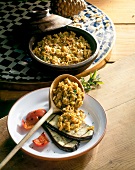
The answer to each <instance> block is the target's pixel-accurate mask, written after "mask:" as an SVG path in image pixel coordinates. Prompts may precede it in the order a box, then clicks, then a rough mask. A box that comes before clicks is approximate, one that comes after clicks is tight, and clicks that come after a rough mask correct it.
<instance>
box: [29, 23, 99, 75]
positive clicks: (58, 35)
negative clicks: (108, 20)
mask: <svg viewBox="0 0 135 170" xmlns="http://www.w3.org/2000/svg"><path fill="white" fill-rule="evenodd" d="M29 51H30V55H31V57H32V58H33V63H34V65H35V67H37V68H40V69H41V70H42V71H44V74H46V75H51V76H54V77H56V76H58V75H61V74H72V75H77V74H79V73H81V72H83V71H84V70H85V69H87V68H88V67H89V66H90V65H91V64H92V62H93V61H94V60H95V59H96V57H97V55H98V52H99V44H98V42H97V40H96V38H95V37H94V36H93V35H92V34H90V33H89V32H87V31H85V30H83V29H81V28H77V27H73V26H66V27H62V28H59V29H56V30H52V31H48V32H42V33H38V34H35V35H34V36H32V37H31V39H30V41H29Z"/></svg>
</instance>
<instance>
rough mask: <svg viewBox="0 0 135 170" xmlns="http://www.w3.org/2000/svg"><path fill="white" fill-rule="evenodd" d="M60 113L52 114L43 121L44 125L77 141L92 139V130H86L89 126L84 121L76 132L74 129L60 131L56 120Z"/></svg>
mask: <svg viewBox="0 0 135 170" xmlns="http://www.w3.org/2000/svg"><path fill="white" fill-rule="evenodd" d="M60 114H61V113H54V114H52V115H51V116H50V117H49V118H48V119H47V121H46V122H45V125H46V126H47V127H49V128H50V129H52V130H53V131H55V132H57V133H58V134H60V135H63V136H65V137H67V138H69V139H73V140H79V141H83V140H90V139H92V137H93V134H94V130H88V128H89V127H90V126H89V125H87V124H86V123H83V124H82V125H81V126H80V128H79V130H78V131H77V132H75V131H74V130H71V131H70V132H67V131H64V130H62V131H60V130H59V129H58V127H57V122H58V118H59V116H60Z"/></svg>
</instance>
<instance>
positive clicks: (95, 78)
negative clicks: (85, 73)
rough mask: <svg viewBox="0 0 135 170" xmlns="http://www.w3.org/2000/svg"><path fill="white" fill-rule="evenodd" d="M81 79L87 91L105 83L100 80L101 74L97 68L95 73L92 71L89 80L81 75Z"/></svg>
mask: <svg viewBox="0 0 135 170" xmlns="http://www.w3.org/2000/svg"><path fill="white" fill-rule="evenodd" d="M80 81H81V83H82V85H83V87H84V90H85V92H89V91H90V90H93V89H96V88H97V87H98V86H99V85H100V84H103V82H102V81H101V80H100V77H99V74H97V70H96V71H95V72H94V73H90V77H89V79H88V80H87V81H86V80H85V79H84V77H81V79H80Z"/></svg>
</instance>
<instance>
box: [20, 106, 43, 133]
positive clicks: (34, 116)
mask: <svg viewBox="0 0 135 170" xmlns="http://www.w3.org/2000/svg"><path fill="white" fill-rule="evenodd" d="M45 113H46V110H45V109H38V110H34V111H32V112H29V113H28V114H27V116H26V120H22V126H23V127H24V128H25V129H27V130H29V129H31V128H32V127H33V126H34V125H35V124H36V123H37V122H38V121H39V119H40V118H41V117H42V116H44V115H45Z"/></svg>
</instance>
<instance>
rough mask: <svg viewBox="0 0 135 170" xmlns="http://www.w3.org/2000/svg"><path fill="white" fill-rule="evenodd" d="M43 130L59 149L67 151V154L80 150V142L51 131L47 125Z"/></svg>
mask: <svg viewBox="0 0 135 170" xmlns="http://www.w3.org/2000/svg"><path fill="white" fill-rule="evenodd" d="M43 128H44V129H45V131H46V132H47V133H48V135H49V136H50V138H51V140H52V141H53V143H54V144H55V145H56V146H57V147H58V148H59V149H61V150H63V151H66V152H73V151H76V150H77V149H78V147H79V145H80V141H77V140H72V139H69V138H66V137H64V136H62V135H60V134H58V133H57V132H55V131H53V130H51V129H49V128H48V127H46V126H45V124H44V125H43Z"/></svg>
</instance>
